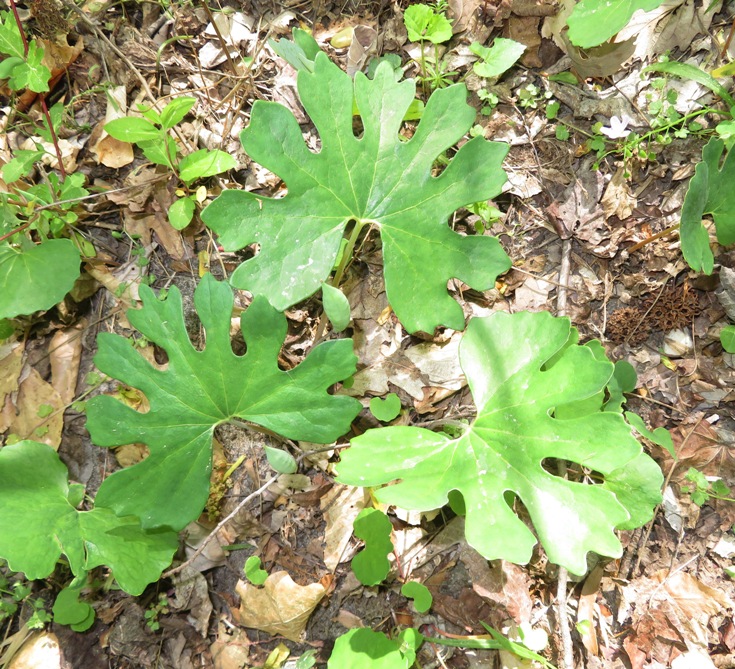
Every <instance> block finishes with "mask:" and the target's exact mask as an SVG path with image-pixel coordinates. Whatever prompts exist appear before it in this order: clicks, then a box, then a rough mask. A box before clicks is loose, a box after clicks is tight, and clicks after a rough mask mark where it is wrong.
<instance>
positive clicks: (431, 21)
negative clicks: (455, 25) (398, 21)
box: [403, 4, 452, 44]
mask: <svg viewBox="0 0 735 669" xmlns="http://www.w3.org/2000/svg"><path fill="white" fill-rule="evenodd" d="M403 22H404V23H405V24H406V31H407V32H408V39H409V40H411V41H412V42H424V41H427V42H431V43H432V44H441V43H442V42H448V41H449V40H450V39H452V23H451V21H450V20H449V19H448V18H447V17H446V16H445V15H444V13H443V12H441V11H437V9H436V7H432V6H429V5H424V4H416V5H411V6H410V7H407V8H406V11H405V12H404V13H403Z"/></svg>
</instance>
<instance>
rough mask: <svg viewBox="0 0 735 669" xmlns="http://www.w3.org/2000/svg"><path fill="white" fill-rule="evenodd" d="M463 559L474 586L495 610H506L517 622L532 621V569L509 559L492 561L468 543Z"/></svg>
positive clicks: (462, 550)
mask: <svg viewBox="0 0 735 669" xmlns="http://www.w3.org/2000/svg"><path fill="white" fill-rule="evenodd" d="M460 559H461V560H462V562H463V563H464V565H465V566H466V567H467V571H468V572H469V574H470V578H471V580H472V589H473V590H474V591H475V592H476V593H477V594H478V595H480V597H482V598H483V599H484V600H486V601H488V602H490V603H491V604H492V605H493V607H494V609H496V610H497V609H500V610H501V612H505V613H506V614H507V615H506V616H505V617H510V618H512V619H513V620H515V622H517V623H519V624H520V623H528V622H530V620H531V613H532V611H533V600H532V599H531V595H530V590H531V581H530V579H529V576H528V572H527V571H526V570H525V569H523V568H522V567H519V566H518V565H515V564H512V563H511V562H506V561H505V560H493V561H492V562H488V561H487V560H486V559H485V558H483V557H482V555H480V554H479V553H478V552H477V551H476V550H474V549H473V548H470V547H469V546H468V545H467V544H464V545H463V546H462V548H461V549H460Z"/></svg>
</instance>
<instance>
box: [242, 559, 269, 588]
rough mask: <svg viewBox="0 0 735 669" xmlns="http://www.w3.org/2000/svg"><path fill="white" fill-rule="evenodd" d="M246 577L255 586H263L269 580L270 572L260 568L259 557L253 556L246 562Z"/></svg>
mask: <svg viewBox="0 0 735 669" xmlns="http://www.w3.org/2000/svg"><path fill="white" fill-rule="evenodd" d="M244 571H245V577H246V578H247V579H248V581H250V582H251V583H252V584H253V585H263V583H265V582H266V580H267V579H268V572H267V571H266V570H265V569H261V568H260V558H259V557H258V556H257V555H251V556H250V557H249V558H248V559H247V560H245V568H244Z"/></svg>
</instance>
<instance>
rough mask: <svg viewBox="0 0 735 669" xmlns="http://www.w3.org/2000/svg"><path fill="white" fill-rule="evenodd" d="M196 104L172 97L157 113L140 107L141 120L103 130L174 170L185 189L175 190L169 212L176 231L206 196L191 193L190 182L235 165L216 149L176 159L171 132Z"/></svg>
mask: <svg viewBox="0 0 735 669" xmlns="http://www.w3.org/2000/svg"><path fill="white" fill-rule="evenodd" d="M195 103H196V99H195V98H190V97H180V98H175V99H174V100H172V101H171V102H169V103H168V104H167V105H166V106H165V107H164V108H163V109H162V110H161V112H160V113H159V112H157V111H156V110H155V109H152V108H145V107H141V108H140V112H141V114H142V116H141V117H137V116H126V117H125V118H119V119H115V120H114V121H110V122H109V123H107V124H106V125H105V131H106V132H107V133H108V134H110V135H111V136H112V137H114V138H115V139H117V140H120V141H121V142H129V143H131V144H137V145H138V146H139V147H140V148H141V149H142V150H143V154H144V155H145V157H146V158H148V160H150V161H151V162H152V163H155V164H156V165H163V166H164V167H168V168H169V169H171V170H173V171H174V172H175V173H176V174H177V175H178V177H179V179H181V181H183V182H184V184H185V188H184V189H181V190H180V191H178V190H177V195H179V199H178V200H176V201H175V202H174V203H173V204H172V205H171V207H170V208H169V211H168V219H169V222H170V223H171V225H172V226H173V227H174V228H176V229H177V230H183V229H184V228H185V227H186V226H188V225H189V223H191V221H192V219H193V217H194V212H195V211H196V205H197V203H201V202H203V201H204V197H206V189H205V190H204V191H201V190H199V189H193V190H192V188H191V186H192V184H193V182H194V181H198V180H199V179H205V178H207V177H211V176H214V175H216V174H222V173H223V172H226V171H227V170H231V169H233V168H234V167H235V166H236V164H237V163H236V162H235V159H234V158H233V157H232V156H231V155H230V154H229V153H225V152H224V151H219V150H216V149H215V150H210V149H199V150H198V151H194V152H193V153H190V154H189V155H187V156H184V157H183V158H181V159H179V147H178V145H177V143H176V140H175V139H174V138H173V137H172V136H171V133H170V131H171V129H172V128H173V127H174V126H175V125H177V124H178V123H180V122H181V121H182V120H183V119H184V117H185V116H186V115H187V114H188V113H189V112H190V111H191V108H192V107H193V106H194V104H195ZM187 193H189V194H188V195H187Z"/></svg>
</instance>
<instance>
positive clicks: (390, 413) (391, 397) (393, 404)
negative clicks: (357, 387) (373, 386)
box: [370, 393, 401, 423]
mask: <svg viewBox="0 0 735 669" xmlns="http://www.w3.org/2000/svg"><path fill="white" fill-rule="evenodd" d="M370 413H372V414H373V416H375V417H376V418H377V419H378V420H379V421H380V422H381V423H390V421H392V420H393V419H394V418H395V417H396V416H398V414H399V413H401V400H400V399H398V395H396V394H395V393H390V394H388V395H386V397H385V399H381V398H380V397H373V398H372V399H371V400H370Z"/></svg>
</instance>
